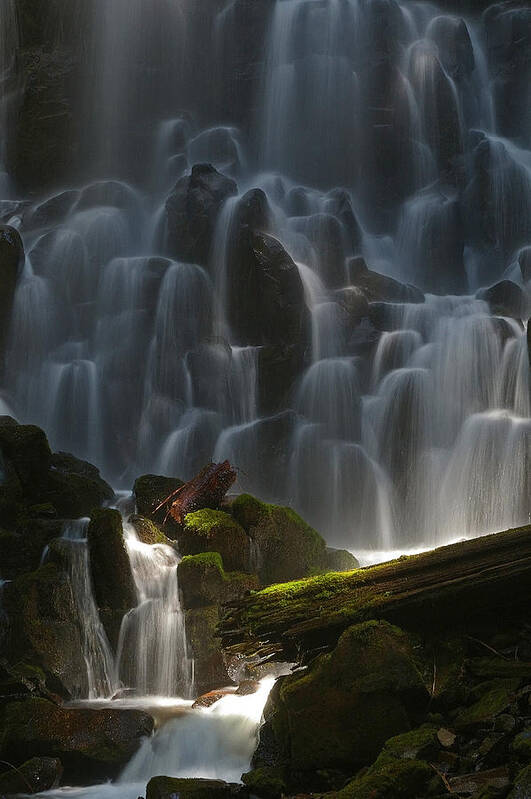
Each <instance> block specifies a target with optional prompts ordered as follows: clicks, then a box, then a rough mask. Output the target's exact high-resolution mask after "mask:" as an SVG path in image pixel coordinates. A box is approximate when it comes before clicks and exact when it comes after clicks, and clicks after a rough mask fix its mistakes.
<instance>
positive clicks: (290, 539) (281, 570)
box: [231, 494, 327, 585]
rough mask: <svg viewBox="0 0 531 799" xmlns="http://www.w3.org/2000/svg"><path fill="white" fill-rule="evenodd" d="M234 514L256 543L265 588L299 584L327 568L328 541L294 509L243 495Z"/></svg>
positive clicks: (258, 565) (237, 502)
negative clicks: (299, 580)
mask: <svg viewBox="0 0 531 799" xmlns="http://www.w3.org/2000/svg"><path fill="white" fill-rule="evenodd" d="M231 511H232V514H233V516H234V518H235V519H236V520H237V521H238V522H239V523H240V525H241V526H242V528H244V530H245V531H246V532H247V534H248V535H249V537H250V538H251V539H252V541H253V542H254V546H255V548H256V550H257V566H256V568H257V572H258V575H259V577H260V581H261V582H262V584H264V585H269V584H270V583H282V582H286V581H288V580H296V579H298V578H300V577H306V576H308V575H310V574H315V573H316V572H319V571H323V570H324V569H325V568H326V561H327V558H326V546H325V542H324V540H323V539H322V538H321V536H320V535H319V533H317V532H316V531H315V530H314V529H313V528H312V527H310V525H309V524H306V522H305V521H304V520H303V519H301V517H300V516H299V515H298V514H297V513H295V511H293V510H291V508H282V507H279V506H277V505H267V504H266V503H265V502H261V501H260V500H258V499H255V498H254V497H252V496H250V495H249V494H242V495H241V496H239V497H237V499H235V500H234V502H233V503H232V505H231Z"/></svg>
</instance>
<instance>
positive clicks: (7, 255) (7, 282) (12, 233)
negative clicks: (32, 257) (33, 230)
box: [0, 225, 25, 358]
mask: <svg viewBox="0 0 531 799" xmlns="http://www.w3.org/2000/svg"><path fill="white" fill-rule="evenodd" d="M24 258H25V255H24V245H23V243H22V239H21V238H20V234H19V232H18V231H17V230H15V228H13V227H9V226H8V225H0V280H1V281H2V284H1V286H2V290H1V292H0V354H1V356H2V358H3V353H4V341H5V337H6V335H7V331H8V328H9V320H10V318H11V310H12V307H13V298H14V296H15V288H16V285H17V280H18V276H19V274H20V272H21V270H22V267H23V265H24Z"/></svg>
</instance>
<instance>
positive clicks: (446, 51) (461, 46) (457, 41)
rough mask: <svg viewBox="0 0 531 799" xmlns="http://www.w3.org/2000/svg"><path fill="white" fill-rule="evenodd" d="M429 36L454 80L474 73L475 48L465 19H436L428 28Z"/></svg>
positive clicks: (443, 17) (444, 17) (442, 17)
mask: <svg viewBox="0 0 531 799" xmlns="http://www.w3.org/2000/svg"><path fill="white" fill-rule="evenodd" d="M427 36H428V38H429V39H431V40H432V41H434V42H435V43H436V45H437V47H438V49H439V58H440V60H441V63H442V65H443V67H444V69H445V70H446V72H447V73H448V74H449V75H450V77H451V78H453V79H454V80H460V79H461V78H463V77H466V76H467V75H470V73H471V72H472V71H473V69H474V66H475V58H474V48H473V46H472V41H471V39H470V34H469V32H468V28H467V26H466V23H465V21H464V19H460V18H459V17H450V16H443V15H441V16H439V17H435V19H433V20H432V22H431V23H430V24H429V26H428V30H427Z"/></svg>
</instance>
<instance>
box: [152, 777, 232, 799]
mask: <svg viewBox="0 0 531 799" xmlns="http://www.w3.org/2000/svg"><path fill="white" fill-rule="evenodd" d="M239 791H240V787H239V786H238V785H232V784H230V783H227V782H222V781H221V780H203V779H179V778H176V777H153V778H152V779H151V780H150V781H149V782H148V784H147V788H146V799H174V797H176V796H178V797H179V799H230V797H233V796H237V794H238V793H239Z"/></svg>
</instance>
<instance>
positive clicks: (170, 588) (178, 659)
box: [116, 524, 193, 696]
mask: <svg viewBox="0 0 531 799" xmlns="http://www.w3.org/2000/svg"><path fill="white" fill-rule="evenodd" d="M124 531H125V537H126V545H127V551H128V553H129V558H130V560H131V566H132V569H133V576H134V579H135V584H136V589H137V594H138V605H137V607H136V608H133V609H132V610H130V611H129V613H128V614H127V615H126V616H125V617H124V620H123V622H122V627H121V630H120V640H119V643H118V652H117V666H116V671H117V675H118V678H119V679H120V680H121V681H122V683H123V684H124V685H126V686H129V687H131V688H134V690H135V692H136V693H137V694H139V695H141V696H147V695H155V696H189V695H190V694H191V692H192V687H193V664H192V661H191V659H190V658H189V656H188V653H187V649H188V646H187V642H186V631H185V626H184V614H183V611H182V609H181V604H180V599H179V585H178V582H177V565H178V563H179V558H178V556H177V554H176V552H175V551H174V550H173V549H172V548H171V547H169V546H166V545H164V544H153V545H149V544H143V543H142V542H141V541H139V540H138V537H137V535H136V533H135V531H134V528H133V527H132V526H131V525H129V524H125V530H124Z"/></svg>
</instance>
